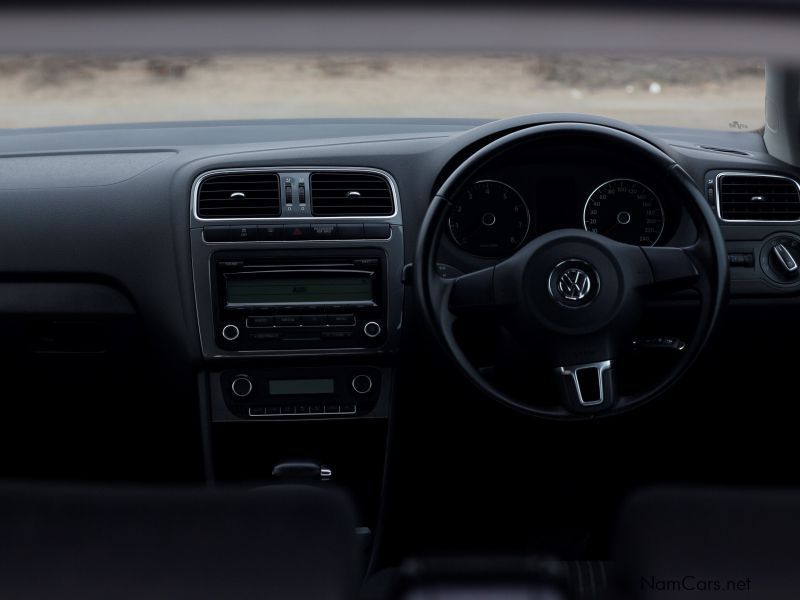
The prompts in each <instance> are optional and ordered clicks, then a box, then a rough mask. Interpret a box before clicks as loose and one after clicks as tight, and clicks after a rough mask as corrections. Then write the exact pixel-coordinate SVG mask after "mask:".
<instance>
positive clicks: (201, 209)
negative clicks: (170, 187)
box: [197, 172, 281, 219]
mask: <svg viewBox="0 0 800 600" xmlns="http://www.w3.org/2000/svg"><path fill="white" fill-rule="evenodd" d="M280 214H281V191H280V187H279V182H278V174H277V173H257V172H253V173H226V174H220V175H212V176H210V177H207V178H206V179H204V180H203V181H202V183H201V184H200V189H199V190H198V193H197V215H198V216H199V217H200V218H201V219H257V218H261V217H277V216H279V215H280Z"/></svg>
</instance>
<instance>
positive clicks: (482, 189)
mask: <svg viewBox="0 0 800 600" xmlns="http://www.w3.org/2000/svg"><path fill="white" fill-rule="evenodd" d="M448 225H449V228H450V237H451V238H452V239H453V241H454V242H455V243H456V244H458V245H459V246H460V247H461V248H464V249H465V250H467V251H468V252H471V253H473V254H477V255H479V256H488V257H495V256H508V255H510V254H511V253H512V252H514V250H516V249H517V248H519V246H520V245H521V244H522V242H524V241H525V237H526V236H527V235H528V229H529V228H530V226H531V215H530V210H529V209H528V205H527V204H525V200H523V199H522V196H521V195H520V194H519V192H517V190H515V189H514V188H512V187H511V186H510V185H508V184H505V183H503V182H501V181H494V180H492V179H483V180H480V181H476V182H474V183H472V184H470V186H469V187H468V188H467V189H466V190H464V191H463V192H462V193H461V194H460V196H459V198H458V199H457V200H456V202H455V206H454V207H453V210H452V212H451V214H450V218H449V220H448Z"/></svg>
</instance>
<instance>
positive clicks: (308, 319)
mask: <svg viewBox="0 0 800 600" xmlns="http://www.w3.org/2000/svg"><path fill="white" fill-rule="evenodd" d="M300 323H301V324H302V325H303V327H322V326H324V325H325V316H324V315H305V316H302V317H300Z"/></svg>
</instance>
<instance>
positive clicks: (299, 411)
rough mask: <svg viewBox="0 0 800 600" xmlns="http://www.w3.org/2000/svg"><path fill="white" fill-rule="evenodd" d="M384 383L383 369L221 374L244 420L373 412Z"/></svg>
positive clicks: (230, 405)
mask: <svg viewBox="0 0 800 600" xmlns="http://www.w3.org/2000/svg"><path fill="white" fill-rule="evenodd" d="M383 379H384V377H383V373H382V370H381V369H379V368H376V367H364V366H344V367H313V368H291V369H246V368H243V369H232V370H229V371H224V372H222V373H220V374H219V379H218V384H219V391H220V393H221V395H222V397H223V399H224V402H225V405H226V407H227V409H228V410H229V411H230V412H231V413H232V414H233V415H235V416H236V417H238V418H240V419H298V418H300V419H304V418H312V419H313V418H342V417H353V416H363V415H366V414H369V413H370V412H371V411H372V410H373V408H374V407H375V405H376V403H377V402H378V399H379V397H380V395H381V391H382V384H383Z"/></svg>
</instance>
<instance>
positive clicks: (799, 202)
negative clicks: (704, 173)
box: [717, 173, 800, 221]
mask: <svg viewBox="0 0 800 600" xmlns="http://www.w3.org/2000/svg"><path fill="white" fill-rule="evenodd" d="M717 197H718V202H719V216H720V217H721V218H723V219H724V220H726V221H797V220H798V219H800V186H798V184H797V182H796V181H794V180H793V179H789V178H788V177H781V176H778V175H755V174H736V173H723V174H720V175H719V176H718V177H717Z"/></svg>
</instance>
